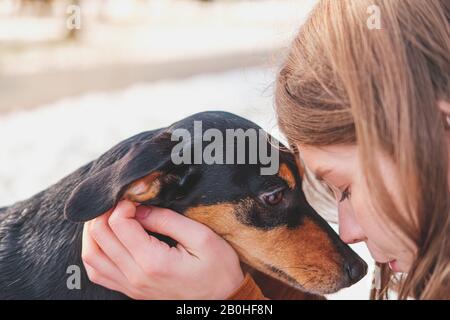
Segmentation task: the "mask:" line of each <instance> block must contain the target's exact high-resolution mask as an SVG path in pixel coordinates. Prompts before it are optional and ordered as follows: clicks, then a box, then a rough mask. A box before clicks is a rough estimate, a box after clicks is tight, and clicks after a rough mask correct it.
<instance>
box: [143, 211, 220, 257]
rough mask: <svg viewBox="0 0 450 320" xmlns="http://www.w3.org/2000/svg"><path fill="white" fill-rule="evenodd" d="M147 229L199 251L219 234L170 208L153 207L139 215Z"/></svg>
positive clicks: (190, 250) (190, 249) (189, 248)
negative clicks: (146, 212)
mask: <svg viewBox="0 0 450 320" xmlns="http://www.w3.org/2000/svg"><path fill="white" fill-rule="evenodd" d="M137 219H138V221H139V222H140V223H141V224H142V225H143V226H144V228H145V229H147V230H150V231H153V232H157V233H161V234H164V235H166V236H169V237H171V238H173V239H174V240H176V241H177V242H179V243H180V244H181V245H182V246H183V247H185V248H186V249H187V250H188V251H189V252H197V251H198V250H199V249H201V248H202V247H203V246H204V245H205V243H208V242H209V241H211V240H213V239H214V238H218V236H217V235H216V234H215V233H214V232H213V231H212V230H211V229H209V228H208V227H206V226H205V225H203V224H201V223H199V222H197V221H194V220H192V219H189V218H186V217H185V216H183V215H181V214H179V213H176V212H174V211H172V210H169V209H162V208H156V207H152V210H151V212H150V213H149V214H142V215H138V216H137Z"/></svg>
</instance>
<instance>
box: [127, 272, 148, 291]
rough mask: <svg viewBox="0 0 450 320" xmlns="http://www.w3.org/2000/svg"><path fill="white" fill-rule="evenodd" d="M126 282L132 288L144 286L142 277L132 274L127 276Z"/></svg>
mask: <svg viewBox="0 0 450 320" xmlns="http://www.w3.org/2000/svg"><path fill="white" fill-rule="evenodd" d="M128 282H129V283H130V284H131V286H132V287H133V288H136V289H140V288H142V287H144V284H143V281H142V277H139V276H136V275H132V276H130V277H129V278H128Z"/></svg>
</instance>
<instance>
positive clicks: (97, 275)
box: [84, 263, 127, 294]
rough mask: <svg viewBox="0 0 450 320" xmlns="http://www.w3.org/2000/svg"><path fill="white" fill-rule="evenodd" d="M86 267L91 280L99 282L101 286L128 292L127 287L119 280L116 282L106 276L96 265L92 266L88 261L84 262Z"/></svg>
mask: <svg viewBox="0 0 450 320" xmlns="http://www.w3.org/2000/svg"><path fill="white" fill-rule="evenodd" d="M84 267H85V269H86V272H87V274H88V277H89V280H90V281H91V282H93V283H95V284H98V285H99V286H102V287H105V288H108V289H110V290H114V291H119V292H122V293H123V294H127V293H126V289H125V288H124V287H122V286H121V285H119V284H118V283H117V282H115V281H113V280H111V279H109V278H107V277H104V276H103V273H101V272H99V271H98V270H97V269H95V268H94V267H91V266H90V265H89V264H87V263H85V264H84Z"/></svg>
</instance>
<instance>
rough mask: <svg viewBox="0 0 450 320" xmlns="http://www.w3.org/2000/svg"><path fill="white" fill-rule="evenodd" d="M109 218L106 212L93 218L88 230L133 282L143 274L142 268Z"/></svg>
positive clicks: (105, 252)
mask: <svg viewBox="0 0 450 320" xmlns="http://www.w3.org/2000/svg"><path fill="white" fill-rule="evenodd" d="M116 209H117V208H116ZM116 209H114V210H116ZM113 212H114V211H113ZM108 218H109V215H108V214H104V215H102V216H100V217H97V218H95V219H94V220H92V222H91V223H90V224H89V229H88V232H89V233H90V234H91V236H92V238H93V239H94V240H95V242H97V244H98V246H99V247H100V249H101V250H102V251H103V252H104V254H105V255H106V256H107V257H108V258H109V259H110V260H111V261H112V262H113V263H114V265H115V266H116V267H117V268H118V269H119V270H120V272H121V273H122V274H124V275H125V277H126V278H127V279H128V280H129V281H130V282H133V281H134V280H135V279H136V278H138V277H140V276H143V273H142V270H141V269H140V268H139V266H138V265H137V263H136V262H135V261H134V259H133V257H132V256H131V254H130V253H129V252H128V250H127V249H126V248H125V247H124V246H123V244H122V243H121V242H120V241H119V239H118V238H117V237H116V235H115V234H114V232H113V231H112V230H111V228H110V227H109V224H108Z"/></svg>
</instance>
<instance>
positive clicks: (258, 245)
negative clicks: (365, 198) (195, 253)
mask: <svg viewBox="0 0 450 320" xmlns="http://www.w3.org/2000/svg"><path fill="white" fill-rule="evenodd" d="M240 209H241V208H240V206H239V205H233V204H229V203H225V204H217V205H211V206H200V207H196V208H192V209H190V210H188V211H187V213H186V216H187V217H189V218H192V219H194V220H197V221H199V222H201V223H203V224H205V225H207V226H208V227H210V228H211V229H213V230H214V231H215V232H216V233H218V234H219V235H221V236H222V237H223V238H224V239H225V240H227V241H228V242H229V243H230V244H231V245H232V246H233V248H234V249H235V250H236V251H237V252H238V254H239V256H240V259H241V261H243V262H245V263H247V264H249V265H250V266H252V267H254V268H255V269H257V270H260V271H262V272H264V273H266V274H269V275H272V276H273V277H275V278H278V279H280V280H282V281H284V282H286V283H288V281H287V280H286V279H284V278H283V277H282V276H280V275H279V274H277V273H275V272H274V271H273V270H269V269H268V267H267V266H266V265H270V266H273V267H276V268H277V269H279V270H282V271H283V272H285V273H286V274H287V275H289V276H290V277H292V278H294V279H295V280H296V281H297V282H298V283H299V284H300V286H301V288H302V289H306V290H308V291H310V292H314V293H329V292H332V291H335V290H336V289H338V288H339V281H340V280H341V279H342V277H343V274H342V272H343V271H342V269H343V268H342V257H341V255H340V254H339V253H338V252H337V250H336V249H335V246H334V245H333V243H332V242H331V240H330V238H329V237H328V234H327V233H326V232H325V231H324V230H322V228H321V227H320V226H319V225H317V224H316V223H315V222H314V221H313V220H312V219H310V218H305V220H304V222H303V224H302V225H301V226H299V227H298V228H296V229H288V228H287V227H285V226H282V227H277V228H274V229H272V230H268V231H265V230H261V229H257V228H254V227H251V226H247V225H244V224H243V223H241V222H240V221H239V220H238V219H236V215H235V212H236V211H239V210H240ZM288 284H290V285H293V284H292V283H288Z"/></svg>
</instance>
